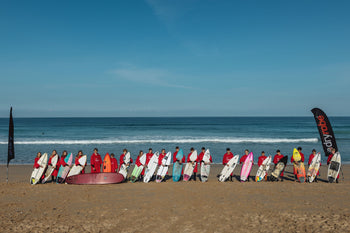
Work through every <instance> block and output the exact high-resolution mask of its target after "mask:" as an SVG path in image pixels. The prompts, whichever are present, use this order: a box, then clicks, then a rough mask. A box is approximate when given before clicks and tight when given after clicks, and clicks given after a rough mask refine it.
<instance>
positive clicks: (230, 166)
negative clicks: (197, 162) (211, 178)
mask: <svg viewBox="0 0 350 233" xmlns="http://www.w3.org/2000/svg"><path fill="white" fill-rule="evenodd" d="M238 159H239V155H235V156H233V158H232V159H230V160H229V161H228V162H227V164H226V165H225V166H224V168H223V169H222V171H221V173H220V177H219V181H220V182H224V181H225V180H226V179H227V178H228V177H229V176H230V175H231V173H232V172H233V170H234V169H235V167H236V166H237V163H238Z"/></svg>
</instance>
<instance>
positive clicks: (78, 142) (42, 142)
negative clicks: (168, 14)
mask: <svg viewBox="0 0 350 233" xmlns="http://www.w3.org/2000/svg"><path fill="white" fill-rule="evenodd" d="M205 142H207V143H232V144H238V143H264V144H265V143H266V144H268V143H300V142H305V143H317V142H318V139H317V138H193V139H192V138H191V139H181V138H176V139H175V138H174V139H131V140H127V139H122V140H120V139H93V140H40V141H39V140H32V141H31V140H28V141H15V144H18V145H51V144H57V145H88V144H146V143H174V144H186V143H205ZM0 144H1V145H4V144H7V141H6V142H4V141H0Z"/></svg>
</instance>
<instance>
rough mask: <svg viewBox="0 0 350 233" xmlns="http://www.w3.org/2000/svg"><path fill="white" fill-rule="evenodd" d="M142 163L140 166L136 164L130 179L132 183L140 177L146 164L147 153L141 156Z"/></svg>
mask: <svg viewBox="0 0 350 233" xmlns="http://www.w3.org/2000/svg"><path fill="white" fill-rule="evenodd" d="M140 163H141V165H140V166H137V165H136V164H135V167H134V170H133V171H132V173H131V177H130V181H131V182H132V183H134V182H136V181H137V179H138V178H139V176H140V175H141V172H142V170H143V168H144V166H145V163H146V153H143V155H142V156H141V157H140Z"/></svg>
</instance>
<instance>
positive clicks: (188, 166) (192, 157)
mask: <svg viewBox="0 0 350 233" xmlns="http://www.w3.org/2000/svg"><path fill="white" fill-rule="evenodd" d="M197 158H198V154H197V151H196V150H195V151H193V152H192V154H191V155H190V161H191V162H189V163H186V166H185V169H184V178H183V180H184V181H188V180H189V179H190V178H191V176H192V174H193V170H194V167H195V166H196V160H197ZM192 163H193V164H192Z"/></svg>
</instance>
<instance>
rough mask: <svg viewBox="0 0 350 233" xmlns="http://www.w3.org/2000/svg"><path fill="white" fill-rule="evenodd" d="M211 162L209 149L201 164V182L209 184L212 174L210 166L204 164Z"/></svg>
mask: <svg viewBox="0 0 350 233" xmlns="http://www.w3.org/2000/svg"><path fill="white" fill-rule="evenodd" d="M209 162H210V151H209V149H207V150H206V151H205V153H204V156H203V161H202V162H201V181H202V182H207V181H208V178H209V173H210V164H207V165H205V164H204V163H209Z"/></svg>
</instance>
